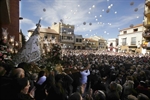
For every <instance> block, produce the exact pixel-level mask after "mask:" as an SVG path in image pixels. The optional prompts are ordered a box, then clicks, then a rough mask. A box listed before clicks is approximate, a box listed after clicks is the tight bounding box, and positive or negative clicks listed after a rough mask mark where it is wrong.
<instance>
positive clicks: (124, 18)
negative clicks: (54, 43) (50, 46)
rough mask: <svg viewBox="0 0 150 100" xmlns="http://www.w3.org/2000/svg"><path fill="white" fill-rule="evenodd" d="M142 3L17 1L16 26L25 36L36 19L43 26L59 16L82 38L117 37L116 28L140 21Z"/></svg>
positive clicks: (128, 0)
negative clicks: (17, 20)
mask: <svg viewBox="0 0 150 100" xmlns="http://www.w3.org/2000/svg"><path fill="white" fill-rule="evenodd" d="M144 4H145V0H21V2H20V17H23V20H20V29H21V30H22V32H23V34H24V35H25V36H26V37H27V38H28V30H30V29H34V28H35V27H36V24H37V23H38V21H39V19H42V20H41V27H43V28H47V27H51V25H52V24H53V23H54V22H57V23H58V22H60V20H61V19H62V20H63V22H64V23H65V24H70V25H74V26H75V30H74V33H75V34H77V35H82V36H83V37H84V38H88V37H92V36H100V37H103V38H104V39H111V38H117V37H118V35H119V30H122V29H125V28H129V27H130V26H131V25H137V24H142V23H143V18H144ZM90 23H91V24H90Z"/></svg>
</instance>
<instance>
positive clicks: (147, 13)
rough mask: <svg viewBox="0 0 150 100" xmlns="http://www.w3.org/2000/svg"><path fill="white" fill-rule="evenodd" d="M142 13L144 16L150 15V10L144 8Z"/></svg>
mask: <svg viewBox="0 0 150 100" xmlns="http://www.w3.org/2000/svg"><path fill="white" fill-rule="evenodd" d="M144 15H145V16H146V17H150V10H149V9H148V10H145V12H144Z"/></svg>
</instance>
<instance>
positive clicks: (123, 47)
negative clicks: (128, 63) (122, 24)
mask: <svg viewBox="0 0 150 100" xmlns="http://www.w3.org/2000/svg"><path fill="white" fill-rule="evenodd" d="M143 28H144V27H143V25H142V24H139V25H136V26H133V27H130V28H126V29H122V30H120V34H119V35H118V47H119V48H118V50H119V52H126V53H127V52H128V53H129V52H131V53H145V52H144V51H145V50H143V48H142V47H141V44H142V42H143V36H142V33H143Z"/></svg>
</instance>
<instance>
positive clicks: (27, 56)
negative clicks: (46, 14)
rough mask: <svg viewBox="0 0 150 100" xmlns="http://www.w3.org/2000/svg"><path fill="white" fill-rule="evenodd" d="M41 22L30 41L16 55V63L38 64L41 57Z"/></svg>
mask: <svg viewBox="0 0 150 100" xmlns="http://www.w3.org/2000/svg"><path fill="white" fill-rule="evenodd" d="M39 31H40V20H39V23H38V24H37V27H36V29H35V30H34V32H33V34H32V35H31V37H30V38H29V39H28V41H27V42H26V44H25V45H24V46H23V47H22V48H21V49H20V51H19V52H18V53H17V54H16V55H15V57H14V59H13V60H14V62H15V63H16V64H19V63H21V62H27V63H30V62H37V61H39V60H40V57H41V46H40V36H39Z"/></svg>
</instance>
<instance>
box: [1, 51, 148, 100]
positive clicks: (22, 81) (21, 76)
mask: <svg viewBox="0 0 150 100" xmlns="http://www.w3.org/2000/svg"><path fill="white" fill-rule="evenodd" d="M61 60H62V61H61V67H60V66H59V67H57V66H56V67H57V70H49V71H47V70H46V68H45V67H44V66H38V65H35V64H34V63H30V64H29V63H26V62H22V63H20V64H18V66H17V67H14V65H12V64H10V63H7V61H6V62H5V63H1V64H0V91H1V92H0V94H1V95H0V99H1V100H150V56H145V55H134V54H132V55H131V54H124V53H115V52H105V51H103V52H102V51H99V50H64V51H63V52H62V58H61ZM58 69H59V70H58ZM35 70H36V71H35Z"/></svg>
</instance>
